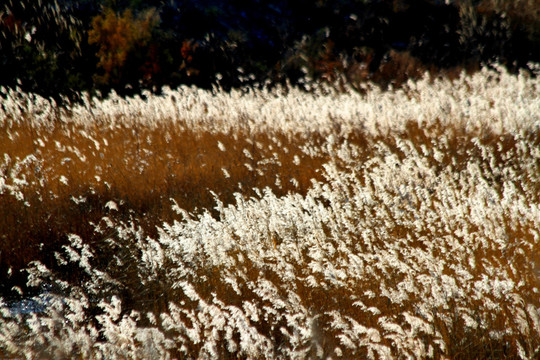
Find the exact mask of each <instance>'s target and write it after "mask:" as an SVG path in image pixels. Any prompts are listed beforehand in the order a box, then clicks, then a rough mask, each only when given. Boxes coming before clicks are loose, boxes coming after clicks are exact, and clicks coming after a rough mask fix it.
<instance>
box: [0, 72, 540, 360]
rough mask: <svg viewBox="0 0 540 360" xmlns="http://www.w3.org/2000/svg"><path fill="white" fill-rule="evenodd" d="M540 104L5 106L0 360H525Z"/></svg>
mask: <svg viewBox="0 0 540 360" xmlns="http://www.w3.org/2000/svg"><path fill="white" fill-rule="evenodd" d="M538 94H540V83H539V81H538V80H537V78H535V77H531V76H529V75H526V74H520V75H509V74H508V73H506V72H504V71H503V70H502V69H499V70H498V71H489V70H483V71H481V72H480V73H477V74H475V75H471V76H466V75H463V76H461V77H460V78H458V79H456V80H453V81H450V80H445V79H428V78H424V79H423V80H420V81H417V82H412V81H411V82H409V83H408V84H407V85H406V86H405V87H404V88H403V89H400V90H395V91H385V92H382V91H380V90H378V88H376V87H370V88H368V89H366V91H365V93H364V94H360V93H357V92H354V91H345V92H337V91H335V90H333V89H332V88H328V87H324V86H317V85H313V88H312V91H311V92H305V91H304V92H302V91H299V90H296V89H280V88H278V89H275V90H273V91H269V90H252V89H243V90H241V91H236V92H235V91H233V92H231V93H224V92H221V91H219V90H217V89H215V90H214V91H202V90H199V89H195V88H180V89H179V90H175V91H173V90H166V91H165V92H164V95H162V96H153V95H150V94H146V96H145V97H143V98H132V99H121V98H119V97H115V96H112V97H111V98H109V99H107V100H103V101H99V100H95V99H89V100H88V102H87V103H86V104H83V105H74V106H72V107H70V108H67V109H59V108H57V107H56V106H55V105H54V104H52V103H50V102H48V101H46V100H44V99H41V98H38V97H33V96H31V95H27V94H22V93H20V92H17V91H13V90H4V91H3V100H2V108H1V111H2V112H1V113H0V118H1V122H0V124H1V127H2V131H1V132H0V150H1V151H2V154H1V155H2V160H1V163H0V170H1V173H0V175H1V177H0V212H1V214H0V229H2V233H1V234H0V236H2V242H1V243H0V251H1V252H0V267H1V269H0V270H1V271H2V275H1V276H2V277H3V280H4V281H3V282H2V283H3V284H4V285H3V288H2V289H1V291H2V294H3V295H4V300H3V302H4V305H3V307H2V308H1V310H0V314H1V316H0V354H1V356H3V357H7V358H20V357H26V358H37V357H39V358H72V357H82V358H156V357H159V358H271V359H273V358H302V359H303V358H330V357H331V358H340V357H341V358H440V359H442V358H467V359H468V358H523V359H528V358H535V357H537V356H539V355H540V295H539V288H540V233H539V229H540V207H539V205H540V176H539V174H540V114H539V109H540V99H539V97H538ZM22 269H25V270H24V271H21V270H22ZM17 293H18V294H17ZM32 296H33V300H30V297H32ZM25 301H26V302H28V301H33V304H39V306H34V307H33V308H32V309H29V310H26V311H21V310H19V309H20V304H21V303H23V302H25Z"/></svg>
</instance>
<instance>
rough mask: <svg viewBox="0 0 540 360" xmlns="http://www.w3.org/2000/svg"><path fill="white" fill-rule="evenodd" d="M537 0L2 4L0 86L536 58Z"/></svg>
mask: <svg viewBox="0 0 540 360" xmlns="http://www.w3.org/2000/svg"><path fill="white" fill-rule="evenodd" d="M539 45H540V1H539V0H534V1H532V2H531V1H525V0H516V1H511V2H504V1H502V2H501V1H497V0H482V1H474V0H463V1H436V0H316V1H313V0H295V1H284V0H231V1H216V0H198V1H185V0H150V1H142V0H64V1H61V0H52V1H51V0H7V1H6V2H5V3H4V5H0V85H3V86H9V87H14V86H19V87H20V88H22V89H23V90H25V91H31V92H35V93H39V94H41V95H44V96H47V97H53V98H56V99H60V98H61V97H67V98H76V97H77V94H79V93H80V92H81V91H89V92H93V93H95V92H97V91H99V92H100V93H102V94H107V93H108V92H109V91H110V90H111V89H114V90H115V91H117V92H118V93H120V94H133V93H138V92H140V91H141V90H143V89H150V90H152V91H159V89H160V88H161V87H162V86H164V85H169V86H173V87H174V86H178V85H179V84H192V85H197V86H201V87H210V86H212V85H213V84H216V83H217V82H219V84H220V85H221V86H222V87H224V88H225V89H227V88H231V87H237V86H241V85H245V84H246V83H253V84H255V83H267V84H268V83H270V84H273V83H281V82H285V81H290V82H292V83H295V82H297V81H298V80H299V79H301V78H304V77H306V76H309V77H311V78H313V79H329V80H335V79H336V78H337V77H342V78H345V79H348V80H349V81H356V82H361V81H365V80H372V81H375V82H378V83H381V84H382V85H388V84H389V83H393V82H396V81H398V80H399V79H405V78H407V77H409V76H414V75H415V74H420V73H423V72H424V71H426V70H432V71H433V70H434V69H435V70H444V69H450V68H463V67H469V68H474V67H475V66H476V67H478V66H479V65H480V64H482V63H491V62H495V61H496V62H500V63H502V64H504V65H506V66H507V67H508V68H509V69H510V70H511V71H515V70H518V69H521V68H526V67H527V63H528V62H540V46H539Z"/></svg>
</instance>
